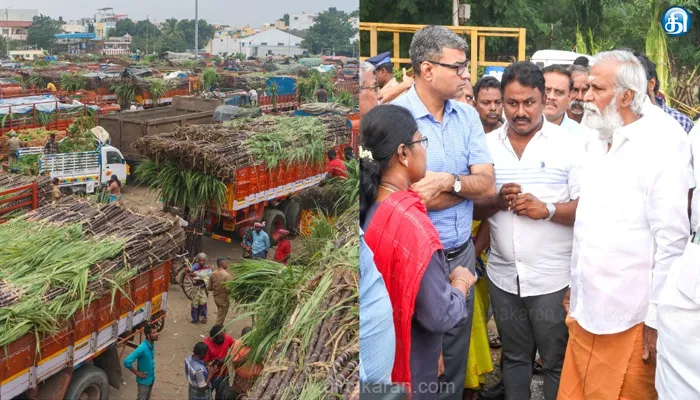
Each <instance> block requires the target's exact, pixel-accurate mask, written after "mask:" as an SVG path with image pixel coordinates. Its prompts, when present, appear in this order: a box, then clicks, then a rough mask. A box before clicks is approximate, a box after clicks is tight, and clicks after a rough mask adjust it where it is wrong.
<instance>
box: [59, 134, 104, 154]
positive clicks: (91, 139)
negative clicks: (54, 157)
mask: <svg viewBox="0 0 700 400" xmlns="http://www.w3.org/2000/svg"><path fill="white" fill-rule="evenodd" d="M97 146H98V143H97V139H96V138H95V136H94V135H93V134H92V133H90V132H84V133H82V134H80V135H77V134H76V135H75V136H69V137H67V138H65V139H63V140H61V141H60V142H58V152H59V153H80V152H85V151H95V150H97Z"/></svg>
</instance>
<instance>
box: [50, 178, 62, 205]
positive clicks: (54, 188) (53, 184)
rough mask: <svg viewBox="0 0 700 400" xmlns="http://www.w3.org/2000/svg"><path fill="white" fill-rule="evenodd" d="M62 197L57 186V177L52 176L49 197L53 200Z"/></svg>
mask: <svg viewBox="0 0 700 400" xmlns="http://www.w3.org/2000/svg"><path fill="white" fill-rule="evenodd" d="M61 197H63V194H62V193H61V189H60V188H59V187H58V178H53V179H52V180H51V198H52V199H53V201H58V200H60V199H61Z"/></svg>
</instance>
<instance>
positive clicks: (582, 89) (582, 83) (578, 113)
mask: <svg viewBox="0 0 700 400" xmlns="http://www.w3.org/2000/svg"><path fill="white" fill-rule="evenodd" d="M569 73H570V74H571V80H572V81H573V82H574V84H573V88H572V89H571V96H570V98H569V100H570V101H569V108H568V109H567V110H566V115H567V116H568V117H569V118H571V119H572V120H574V121H576V122H578V123H579V124H580V123H581V119H582V118H583V96H585V95H586V92H587V91H588V73H589V70H588V67H584V66H582V65H576V64H573V65H570V66H569Z"/></svg>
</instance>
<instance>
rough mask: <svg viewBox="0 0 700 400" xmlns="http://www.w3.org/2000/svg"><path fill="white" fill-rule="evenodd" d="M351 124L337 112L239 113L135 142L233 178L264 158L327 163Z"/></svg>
mask: <svg viewBox="0 0 700 400" xmlns="http://www.w3.org/2000/svg"><path fill="white" fill-rule="evenodd" d="M349 139H350V129H349V128H348V127H347V125H346V120H345V118H343V117H338V116H325V117H321V118H317V117H286V116H265V117H262V118H255V119H236V120H232V121H230V122H227V123H225V124H222V125H196V126H193V125H190V126H185V127H181V128H178V129H177V130H176V131H175V132H171V133H164V134H159V135H148V136H145V137H143V138H141V139H139V140H138V141H137V142H136V143H135V147H136V148H137V149H138V150H139V151H140V152H141V153H142V154H143V155H144V156H146V157H148V158H150V159H151V160H154V161H156V162H159V163H160V162H167V161H172V162H175V163H177V164H178V166H179V167H180V168H183V169H187V170H192V171H197V172H199V173H202V174H205V175H211V176H215V177H217V178H218V179H220V180H222V181H224V182H229V181H231V180H232V179H233V178H234V177H235V171H236V170H237V169H241V168H245V167H247V166H251V165H255V164H259V163H260V161H262V162H263V163H265V164H266V165H267V167H268V168H275V167H277V166H278V164H279V163H280V162H286V163H287V164H305V165H323V163H324V161H325V153H326V151H327V150H328V149H329V148H331V147H335V146H338V145H339V144H342V143H348V142H349Z"/></svg>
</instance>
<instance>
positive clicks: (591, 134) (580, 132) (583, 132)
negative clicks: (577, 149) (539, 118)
mask: <svg viewBox="0 0 700 400" xmlns="http://www.w3.org/2000/svg"><path fill="white" fill-rule="evenodd" d="M559 126H561V127H562V128H564V129H566V130H568V131H569V132H571V133H573V134H574V135H576V137H577V138H578V139H579V140H581V142H582V143H583V146H584V148H585V149H588V143H590V142H591V141H597V140H598V131H596V130H594V129H591V128H589V127H587V126H585V125H583V124H579V123H578V122H576V121H574V120H573V119H571V118H569V116H568V115H566V113H564V118H563V119H562V120H561V124H559Z"/></svg>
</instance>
